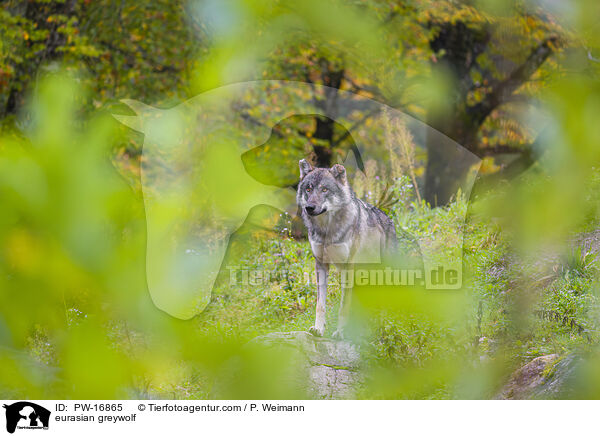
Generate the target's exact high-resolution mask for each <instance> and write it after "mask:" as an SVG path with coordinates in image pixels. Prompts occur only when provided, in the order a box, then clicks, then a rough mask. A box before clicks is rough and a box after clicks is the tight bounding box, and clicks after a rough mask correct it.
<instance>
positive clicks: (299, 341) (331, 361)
mask: <svg viewBox="0 0 600 436" xmlns="http://www.w3.org/2000/svg"><path fill="white" fill-rule="evenodd" d="M248 345H250V346H256V347H267V348H270V347H277V348H279V349H287V350H289V351H290V352H291V353H292V354H293V355H294V359H295V360H296V363H297V367H298V369H299V370H298V371H296V372H295V375H294V376H295V377H296V378H297V380H296V383H295V384H296V385H297V386H301V387H303V388H304V390H305V392H304V393H305V395H306V396H308V397H310V398H317V399H349V398H353V396H354V393H355V390H356V388H357V387H359V386H360V385H361V383H362V382H363V380H362V376H361V374H360V355H359V353H358V349H357V347H356V345H354V344H352V343H350V342H347V341H335V340H333V339H328V338H319V337H315V336H313V335H311V334H310V333H308V332H303V331H293V332H277V333H270V334H268V335H264V336H259V337H257V338H254V339H253V340H252V341H250V343H249V344H248Z"/></svg>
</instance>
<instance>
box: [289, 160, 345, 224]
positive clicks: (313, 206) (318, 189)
mask: <svg viewBox="0 0 600 436" xmlns="http://www.w3.org/2000/svg"><path fill="white" fill-rule="evenodd" d="M351 200H352V189H351V188H350V185H349V184H348V180H347V178H346V168H344V166H343V165H340V164H335V165H334V166H333V167H331V168H313V167H312V165H311V164H309V163H308V162H307V161H306V160H305V159H302V160H301V161H300V183H299V184H298V193H297V195H296V201H297V202H298V206H300V208H301V209H302V211H303V212H306V214H308V215H309V216H317V215H321V214H323V213H326V212H335V211H336V210H338V209H340V208H342V207H344V206H345V205H346V204H348V203H349V202H350V201H351Z"/></svg>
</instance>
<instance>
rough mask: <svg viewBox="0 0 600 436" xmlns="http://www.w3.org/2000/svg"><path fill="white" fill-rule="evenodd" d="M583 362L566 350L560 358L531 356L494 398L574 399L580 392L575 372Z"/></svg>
mask: <svg viewBox="0 0 600 436" xmlns="http://www.w3.org/2000/svg"><path fill="white" fill-rule="evenodd" d="M582 362H584V361H583V360H582V358H581V357H580V356H577V355H575V354H570V355H567V356H565V357H562V358H560V357H559V356H558V355H557V354H548V355H546V356H540V357H537V358H535V359H533V360H532V361H531V362H529V363H528V364H527V365H525V366H523V367H521V368H519V369H518V370H517V371H515V372H514V373H513V374H512V376H511V378H510V380H509V382H508V383H507V384H506V385H505V386H504V388H503V389H502V391H501V392H500V394H499V395H498V397H497V398H498V399H502V400H525V399H548V400H549V399H574V398H578V397H579V396H580V395H581V392H579V391H580V390H579V389H577V386H578V383H579V381H578V378H579V375H578V372H579V369H580V365H581V364H582Z"/></svg>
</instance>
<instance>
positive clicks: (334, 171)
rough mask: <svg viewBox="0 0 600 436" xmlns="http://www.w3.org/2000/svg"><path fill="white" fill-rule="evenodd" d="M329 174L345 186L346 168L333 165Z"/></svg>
mask: <svg viewBox="0 0 600 436" xmlns="http://www.w3.org/2000/svg"><path fill="white" fill-rule="evenodd" d="M329 172H330V173H331V175H332V176H333V177H334V178H335V180H337V181H338V182H340V183H341V184H343V185H345V184H346V168H344V165H340V164H335V165H334V166H332V167H331V169H330V170H329Z"/></svg>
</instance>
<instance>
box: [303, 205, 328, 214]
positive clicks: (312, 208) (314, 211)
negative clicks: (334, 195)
mask: <svg viewBox="0 0 600 436" xmlns="http://www.w3.org/2000/svg"><path fill="white" fill-rule="evenodd" d="M304 210H305V211H306V213H307V214H309V215H310V216H317V215H321V214H322V213H323V212H326V211H327V209H326V208H323V209H321V210H317V208H316V206H305V207H304Z"/></svg>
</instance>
